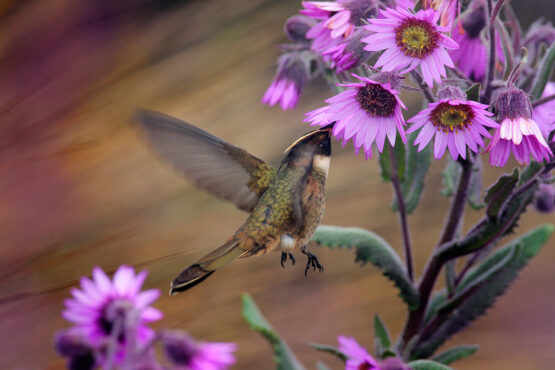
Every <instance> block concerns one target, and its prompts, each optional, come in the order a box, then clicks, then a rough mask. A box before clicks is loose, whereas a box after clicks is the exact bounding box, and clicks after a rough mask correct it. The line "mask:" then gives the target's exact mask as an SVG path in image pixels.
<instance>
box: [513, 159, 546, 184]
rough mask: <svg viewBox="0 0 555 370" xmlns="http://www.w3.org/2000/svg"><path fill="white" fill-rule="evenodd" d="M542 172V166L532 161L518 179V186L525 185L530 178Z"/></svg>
mask: <svg viewBox="0 0 555 370" xmlns="http://www.w3.org/2000/svg"><path fill="white" fill-rule="evenodd" d="M542 170H543V166H542V165H541V164H539V163H538V162H536V161H534V160H533V161H532V162H531V163H530V165H529V166H528V167H526V168H525V169H524V171H522V174H521V175H520V179H519V180H518V186H520V185H523V184H525V183H526V182H528V180H530V179H531V178H532V177H534V176H536V175H537V174H538V173H540V172H541V171H542Z"/></svg>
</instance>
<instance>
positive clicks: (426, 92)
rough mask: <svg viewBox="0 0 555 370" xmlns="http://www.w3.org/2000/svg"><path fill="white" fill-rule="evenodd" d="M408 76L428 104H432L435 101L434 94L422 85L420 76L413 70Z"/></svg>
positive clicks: (426, 86) (422, 81)
mask: <svg viewBox="0 0 555 370" xmlns="http://www.w3.org/2000/svg"><path fill="white" fill-rule="evenodd" d="M410 75H411V76H412V78H413V79H414V81H415V82H416V84H417V85H418V87H420V89H422V93H423V94H424V97H425V98H426V100H427V101H428V103H433V102H434V101H435V98H434V94H433V93H432V89H430V87H429V86H428V85H426V84H425V83H424V80H423V79H422V76H420V73H418V71H415V70H414V69H413V70H412V71H410Z"/></svg>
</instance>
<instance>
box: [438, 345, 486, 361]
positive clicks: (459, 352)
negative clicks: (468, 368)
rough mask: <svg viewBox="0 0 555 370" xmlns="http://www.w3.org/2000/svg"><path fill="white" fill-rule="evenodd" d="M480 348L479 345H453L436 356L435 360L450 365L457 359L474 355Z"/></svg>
mask: <svg viewBox="0 0 555 370" xmlns="http://www.w3.org/2000/svg"><path fill="white" fill-rule="evenodd" d="M478 348H480V346H477V345H476V346H467V345H462V346H457V347H453V348H450V349H448V350H447V351H445V352H442V353H440V354H439V355H437V356H435V357H434V358H433V360H434V361H436V362H439V363H441V364H444V365H449V364H452V363H453V362H455V361H459V360H461V359H463V358H466V357H470V356H472V355H473V354H475V353H476V351H477V350H478Z"/></svg>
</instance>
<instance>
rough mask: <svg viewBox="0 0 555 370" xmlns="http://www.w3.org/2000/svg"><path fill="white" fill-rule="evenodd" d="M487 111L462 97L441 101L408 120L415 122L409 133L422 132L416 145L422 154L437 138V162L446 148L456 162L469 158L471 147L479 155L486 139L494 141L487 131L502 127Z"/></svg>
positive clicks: (435, 142) (485, 107) (482, 106)
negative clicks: (488, 128)
mask: <svg viewBox="0 0 555 370" xmlns="http://www.w3.org/2000/svg"><path fill="white" fill-rule="evenodd" d="M438 96H440V93H438ZM487 107H488V106H487V105H484V104H480V103H477V102H474V101H466V100H464V99H463V98H461V97H459V98H445V99H440V100H439V101H438V102H435V103H431V104H429V105H428V108H426V109H424V110H423V111H421V112H420V113H418V114H417V115H416V116H414V117H412V118H411V119H409V120H407V122H414V124H413V125H412V126H410V127H409V129H408V130H407V133H410V132H414V131H416V130H418V129H420V128H421V130H420V132H419V133H418V136H417V137H416V139H415V141H414V145H418V151H420V150H422V149H424V147H425V146H426V145H428V143H429V142H430V141H431V140H432V137H434V135H435V141H434V158H435V159H440V158H441V157H442V156H443V154H444V153H445V149H446V148H449V153H451V157H453V159H455V160H456V159H457V158H458V156H459V155H460V156H461V157H462V158H466V148H467V146H468V147H469V148H470V149H471V150H472V151H473V152H475V153H477V152H478V146H480V147H483V146H484V141H483V139H482V136H484V137H488V138H489V137H491V135H490V134H489V133H488V131H487V129H486V127H494V128H496V127H498V126H499V125H498V124H497V123H495V122H494V121H493V120H491V119H490V118H488V116H492V115H493V114H492V113H490V112H488V111H486V109H487Z"/></svg>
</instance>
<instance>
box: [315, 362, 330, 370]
mask: <svg viewBox="0 0 555 370" xmlns="http://www.w3.org/2000/svg"><path fill="white" fill-rule="evenodd" d="M316 370H331V367H329V366H328V365H326V364H325V363H323V362H321V361H318V362H317V363H316Z"/></svg>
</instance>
